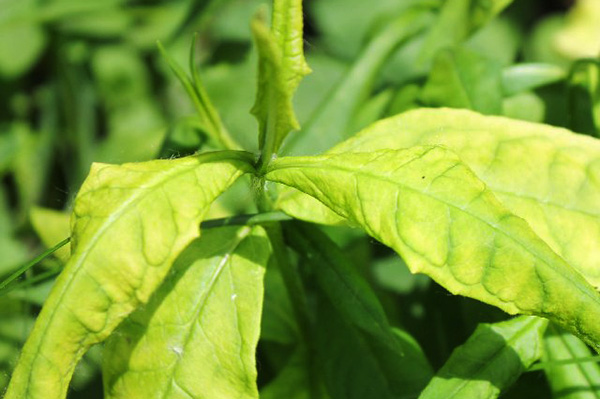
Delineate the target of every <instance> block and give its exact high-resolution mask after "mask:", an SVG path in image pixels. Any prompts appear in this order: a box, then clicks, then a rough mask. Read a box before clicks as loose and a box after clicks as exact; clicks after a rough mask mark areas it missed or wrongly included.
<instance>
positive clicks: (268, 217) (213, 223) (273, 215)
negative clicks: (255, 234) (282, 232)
mask: <svg viewBox="0 0 600 399" xmlns="http://www.w3.org/2000/svg"><path fill="white" fill-rule="evenodd" d="M287 220H292V217H290V216H288V215H286V214H285V213H283V212H280V211H275V212H264V213H254V214H247V215H236V216H230V217H226V218H220V219H211V220H205V221H204V222H202V223H200V229H212V228H215V227H224V226H253V225H257V224H264V223H272V222H282V221H287Z"/></svg>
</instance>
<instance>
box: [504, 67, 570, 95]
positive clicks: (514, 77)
mask: <svg viewBox="0 0 600 399" xmlns="http://www.w3.org/2000/svg"><path fill="white" fill-rule="evenodd" d="M566 77H567V74H566V72H565V70H564V69H563V68H561V67H559V66H556V65H552V64H543V63H537V64H536V63H529V64H516V65H512V66H510V67H508V68H505V69H504V70H503V71H502V89H503V91H504V95H506V96H511V95H514V94H517V93H520V92H524V91H527V90H533V89H536V88H538V87H541V86H545V85H548V84H551V83H555V82H558V81H560V80H563V79H564V78H566Z"/></svg>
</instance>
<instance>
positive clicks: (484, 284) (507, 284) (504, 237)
mask: <svg viewBox="0 0 600 399" xmlns="http://www.w3.org/2000/svg"><path fill="white" fill-rule="evenodd" d="M266 178H267V179H269V180H272V181H275V182H279V183H283V184H286V185H290V186H292V187H295V188H297V189H299V190H301V191H304V192H305V193H308V194H309V195H311V196H314V197H315V198H317V199H319V200H320V201H321V202H323V203H324V204H325V205H327V206H328V207H329V208H331V209H332V210H333V211H334V212H336V213H337V214H339V215H341V216H343V217H345V218H347V219H349V220H350V221H351V222H353V223H354V224H357V225H359V226H361V227H362V228H364V229H365V230H366V232H367V233H368V234H369V235H371V236H372V237H374V238H376V239H377V240H379V241H380V242H382V243H384V244H386V245H388V246H390V247H392V248H393V249H394V250H396V251H397V252H398V253H399V254H400V255H401V256H402V257H403V258H404V260H405V261H406V263H407V265H408V266H409V268H410V269H411V271H412V272H413V273H417V272H419V273H425V274H428V275H429V276H431V277H432V278H433V279H434V280H436V281H437V282H438V283H440V284H441V285H443V286H444V287H445V288H447V289H448V290H449V291H450V292H452V293H454V294H459V295H464V296H469V297H471V298H475V299H478V300H480V301H483V302H486V303H489V304H491V305H494V306H497V307H499V308H500V309H503V310H504V311H506V312H509V313H511V314H515V313H522V314H534V315H540V316H544V317H548V318H550V319H553V320H555V321H557V322H558V323H560V324H561V325H563V326H564V327H565V328H568V329H570V330H571V331H573V332H575V333H577V334H578V335H580V336H581V337H583V338H584V339H585V340H586V342H587V343H588V344H591V345H593V346H595V347H596V348H600V323H599V322H598V320H599V317H600V294H599V293H598V292H597V291H596V290H595V289H594V288H593V287H592V286H590V285H589V284H588V283H587V282H586V281H585V279H584V278H583V277H582V276H581V275H580V274H579V273H577V272H576V271H575V270H573V269H572V268H571V267H570V266H569V265H568V264H567V263H566V262H565V261H564V260H563V259H562V258H561V257H559V256H558V255H556V254H555V253H554V252H553V251H552V249H551V248H550V247H549V246H548V245H547V244H546V243H545V242H544V241H542V240H541V239H540V238H539V237H538V236H537V235H536V234H535V233H534V232H533V231H532V229H531V228H530V227H529V225H528V224H527V222H526V221H525V220H523V219H521V218H520V217H518V216H516V215H514V214H513V213H511V212H510V211H509V210H508V209H506V208H505V207H504V206H503V205H502V204H501V203H500V202H499V201H498V200H497V199H496V198H495V196H494V195H493V193H492V192H491V191H490V190H489V189H488V188H487V187H486V185H485V184H484V183H483V182H482V181H481V180H479V179H478V178H477V176H476V175H475V174H474V173H473V172H472V171H471V170H470V169H469V168H468V167H466V166H465V165H464V164H463V163H462V162H461V161H460V159H459V158H458V157H457V156H456V155H455V154H454V153H453V152H451V151H449V150H447V149H444V148H443V147H438V146H433V147H431V146H427V147H413V148H410V149H405V150H381V151H371V152H369V153H341V154H333V155H324V156H318V157H289V158H280V159H278V160H276V161H274V162H273V163H272V166H271V167H270V169H269V171H268V173H267V175H266Z"/></svg>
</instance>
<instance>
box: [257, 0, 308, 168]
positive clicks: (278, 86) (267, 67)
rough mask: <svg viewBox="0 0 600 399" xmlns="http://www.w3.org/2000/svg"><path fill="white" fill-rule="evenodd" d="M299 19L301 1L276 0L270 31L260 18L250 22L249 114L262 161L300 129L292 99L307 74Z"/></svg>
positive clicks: (301, 16) (300, 19) (300, 20)
mask: <svg viewBox="0 0 600 399" xmlns="http://www.w3.org/2000/svg"><path fill="white" fill-rule="evenodd" d="M302 18H303V14H302V1H301V0H276V1H275V2H274V4H273V20H272V27H271V30H269V29H268V28H267V27H266V25H265V24H264V23H263V22H262V20H261V19H260V17H257V18H255V19H254V20H253V21H252V25H251V28H252V34H253V36H254V41H255V43H256V47H257V49H258V55H259V59H258V89H257V93H256V102H255V103H254V107H252V114H254V115H255V116H256V119H257V120H258V125H259V136H258V143H259V148H260V150H261V151H262V158H263V163H265V164H266V163H268V162H269V161H270V158H271V156H272V155H273V154H275V153H276V152H277V150H278V149H279V147H280V146H281V143H282V141H283V139H284V138H285V137H286V136H287V135H288V133H289V132H290V131H292V130H297V129H299V128H300V125H299V124H298V121H297V120H296V115H295V113H294V106H293V103H292V99H293V96H294V92H295V91H296V88H297V87H298V85H299V84H300V81H301V80H302V78H303V77H304V76H305V75H307V74H308V73H310V68H309V67H308V65H307V64H306V61H305V59H304V48H303V46H304V42H303V33H302V26H303V21H302Z"/></svg>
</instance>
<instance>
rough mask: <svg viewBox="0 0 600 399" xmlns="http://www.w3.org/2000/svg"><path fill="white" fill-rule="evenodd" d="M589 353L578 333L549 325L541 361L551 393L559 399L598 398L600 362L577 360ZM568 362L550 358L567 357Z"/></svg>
mask: <svg viewBox="0 0 600 399" xmlns="http://www.w3.org/2000/svg"><path fill="white" fill-rule="evenodd" d="M591 355H592V354H591V353H590V350H589V349H588V347H587V346H586V345H585V344H584V343H583V342H581V340H579V339H578V338H577V337H574V336H573V335H571V334H569V333H568V332H566V331H564V330H562V329H560V328H558V327H556V326H554V325H552V324H551V325H549V326H548V330H547V331H546V337H545V339H544V358H543V361H544V363H546V364H548V365H547V366H546V367H545V372H546V376H547V377H548V382H549V383H550V388H551V389H552V392H553V393H554V397H556V398H561V399H597V398H600V386H598V381H600V366H599V365H598V363H597V362H589V361H588V362H581V363H576V362H577V359H581V360H584V361H585V360H586V359H587V358H589V357H590V356H591ZM568 360H571V361H573V362H574V363H573V364H568V365H560V364H553V362H560V361H568Z"/></svg>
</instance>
